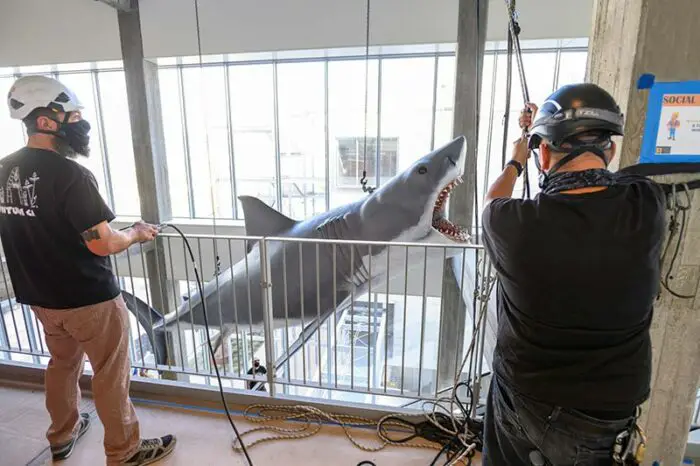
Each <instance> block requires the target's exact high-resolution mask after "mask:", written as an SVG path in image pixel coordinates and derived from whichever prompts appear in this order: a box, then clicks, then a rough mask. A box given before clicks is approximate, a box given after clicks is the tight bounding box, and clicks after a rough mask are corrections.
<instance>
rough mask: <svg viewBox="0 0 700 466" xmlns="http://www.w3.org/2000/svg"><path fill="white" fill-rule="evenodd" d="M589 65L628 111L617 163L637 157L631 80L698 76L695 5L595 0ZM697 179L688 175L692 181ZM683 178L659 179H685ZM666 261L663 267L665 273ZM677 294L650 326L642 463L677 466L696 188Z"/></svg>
mask: <svg viewBox="0 0 700 466" xmlns="http://www.w3.org/2000/svg"><path fill="white" fill-rule="evenodd" d="M593 14H594V21H593V34H592V40H591V44H590V53H589V62H588V72H587V76H588V80H589V81H591V82H594V83H597V84H599V85H600V86H602V87H603V88H605V89H607V90H608V91H610V92H611V93H612V94H613V95H614V96H615V98H616V99H617V100H618V102H619V103H620V105H621V107H622V109H623V112H625V115H626V120H627V121H626V123H625V137H624V139H623V141H622V144H621V147H620V156H619V161H618V162H617V164H619V166H621V167H625V166H628V165H632V164H635V163H637V162H638V160H639V152H640V147H641V144H642V133H643V130H644V124H645V117H646V104H647V97H648V92H647V91H639V90H637V88H636V83H637V80H638V78H639V76H640V75H641V74H643V73H653V74H654V75H656V79H657V81H680V80H689V79H698V77H700V55H699V54H697V53H696V51H695V49H696V45H697V44H698V42H700V28H698V25H697V18H698V17H700V2H698V1H697V0H677V1H674V2H673V3H672V4H669V3H667V2H661V1H658V0H596V2H595V6H594V12H593ZM698 177H700V176H692V175H691V177H690V178H695V179H697V178H698ZM687 179H688V176H687V175H686V176H685V177H683V176H681V175H673V176H665V177H663V178H660V179H659V180H658V181H663V182H682V181H686V180H687ZM668 266H669V264H668V263H666V264H664V268H663V271H664V273H665V271H666V270H667V267H668ZM674 271H675V272H674V274H673V275H674V280H673V282H674V286H675V289H677V290H678V291H680V292H681V293H682V294H690V295H694V298H692V299H680V298H676V297H674V296H672V295H671V294H669V293H668V292H666V291H665V290H663V291H662V295H661V298H660V300H659V301H658V302H657V304H656V306H655V312H654V321H653V324H652V345H653V373H652V393H651V398H650V400H649V402H647V403H646V405H645V406H644V407H643V410H644V417H643V419H642V424H643V426H644V428H645V429H646V431H647V434H648V437H649V445H648V447H649V448H648V451H647V455H646V459H647V461H645V463H646V464H651V462H652V461H654V460H658V461H661V462H662V463H663V464H667V465H677V464H680V462H681V459H682V455H683V453H684V451H685V446H686V443H687V440H688V426H689V423H690V417H691V414H692V407H693V404H694V401H695V397H696V393H697V388H698V374H700V338H699V337H698V335H700V294H699V290H700V193H699V192H697V191H696V192H695V193H693V207H692V209H691V211H690V220H689V228H688V231H687V233H686V235H685V239H684V240H683V242H682V245H681V253H680V255H679V257H678V259H677V264H676V266H675V267H674Z"/></svg>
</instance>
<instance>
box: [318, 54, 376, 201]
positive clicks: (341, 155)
mask: <svg viewBox="0 0 700 466" xmlns="http://www.w3.org/2000/svg"><path fill="white" fill-rule="evenodd" d="M366 64H367V76H368V78H367V82H369V86H368V89H367V91H368V92H367V124H366V131H365V69H366V68H365V65H366ZM378 69H379V68H378V62H377V60H369V62H365V60H343V61H331V62H330V63H328V134H329V145H330V156H331V157H330V167H331V168H330V180H329V184H330V204H331V205H330V208H333V207H337V206H339V205H343V204H347V203H349V202H353V201H355V200H357V199H359V198H361V197H362V196H365V195H366V194H364V193H363V192H362V187H361V185H360V179H361V178H362V170H363V166H364V160H363V159H364V157H363V151H364V137H365V135H366V136H367V138H368V141H367V142H368V148H367V149H368V150H367V152H368V153H369V152H370V151H371V147H369V146H371V142H372V138H374V140H375V141H376V137H377V119H378V115H377V96H378V93H377V91H378V84H379V75H378ZM366 168H367V178H368V183H367V184H368V186H374V184H375V182H376V181H375V179H376V178H375V176H376V172H373V171H372V170H370V169H371V166H369V165H368V166H367V167H366Z"/></svg>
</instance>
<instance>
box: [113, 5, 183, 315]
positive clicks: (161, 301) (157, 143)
mask: <svg viewBox="0 0 700 466" xmlns="http://www.w3.org/2000/svg"><path fill="white" fill-rule="evenodd" d="M131 4H132V5H133V7H134V8H133V9H128V10H123V9H119V10H118V11H117V17H118V20H119V35H120V40H121V48H122V58H123V60H124V71H125V75H126V90H127V98H128V101H129V115H130V118H131V137H132V140H133V146H134V158H135V162H136V182H137V185H138V190H139V195H140V199H141V217H142V218H143V219H144V221H146V222H150V223H155V224H158V223H162V222H165V221H168V220H170V219H171V207H170V190H169V187H168V164H167V157H166V154H165V141H164V135H163V122H162V116H161V108H160V93H159V89H158V69H157V66H156V64H155V63H153V62H150V61H148V60H146V59H144V56H143V43H142V38H141V20H140V14H139V10H138V2H137V1H136V0H131ZM145 255H146V269H147V270H146V274H145V276H146V277H147V278H148V283H149V286H148V290H149V294H150V301H151V306H152V307H154V308H155V309H156V310H158V311H159V312H161V313H163V314H165V313H167V312H169V311H170V310H172V309H173V306H174V303H173V293H172V286H173V284H172V283H170V284H169V283H168V280H167V274H166V271H167V269H168V267H167V262H166V261H165V252H164V249H163V243H162V242H156V243H155V247H154V248H152V250H150V251H148V252H147V253H145Z"/></svg>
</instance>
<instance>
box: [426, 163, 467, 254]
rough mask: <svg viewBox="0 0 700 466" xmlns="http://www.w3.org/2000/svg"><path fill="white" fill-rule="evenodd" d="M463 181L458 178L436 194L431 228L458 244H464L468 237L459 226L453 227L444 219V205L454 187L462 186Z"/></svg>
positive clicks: (453, 225) (452, 224)
mask: <svg viewBox="0 0 700 466" xmlns="http://www.w3.org/2000/svg"><path fill="white" fill-rule="evenodd" d="M463 182H464V180H463V179H462V177H461V176H458V177H457V178H455V179H454V180H452V181H451V182H450V183H449V184H448V185H447V186H445V187H444V188H442V190H441V191H440V193H439V194H438V197H437V200H436V201H435V206H434V207H433V224H432V226H433V228H435V229H436V230H437V231H439V232H440V233H442V234H443V235H445V236H447V237H448V238H450V239H453V240H455V241H459V242H466V241H468V239H469V235H468V234H467V232H466V230H465V229H464V228H462V227H461V226H459V225H455V224H454V223H452V222H450V221H449V220H447V218H445V204H446V203H447V200H448V199H449V197H450V192H451V191H452V189H453V188H454V187H455V186H459V185H460V184H462V183H463Z"/></svg>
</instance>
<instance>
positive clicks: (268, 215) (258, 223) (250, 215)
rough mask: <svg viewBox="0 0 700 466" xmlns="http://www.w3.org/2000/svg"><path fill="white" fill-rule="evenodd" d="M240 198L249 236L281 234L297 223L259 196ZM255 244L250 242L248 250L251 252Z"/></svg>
mask: <svg viewBox="0 0 700 466" xmlns="http://www.w3.org/2000/svg"><path fill="white" fill-rule="evenodd" d="M238 199H239V200H240V201H241V205H242V206H243V216H244V218H245V232H246V235H248V236H279V235H281V234H282V233H283V232H284V231H286V230H289V229H290V228H292V227H293V226H294V225H296V223H297V222H296V220H293V219H291V218H289V217H287V216H286V215H284V214H282V213H281V212H279V211H277V210H275V209H273V208H272V207H270V206H269V205H267V204H265V203H264V202H263V201H261V200H260V199H258V198H257V197H253V196H238ZM253 246H255V243H253V242H249V243H248V251H247V252H250V250H251V249H253Z"/></svg>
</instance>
